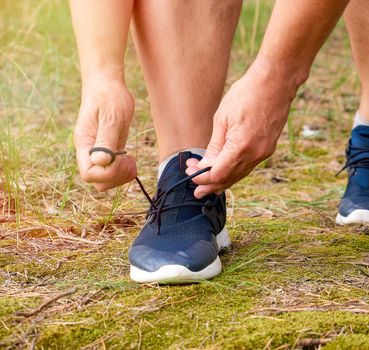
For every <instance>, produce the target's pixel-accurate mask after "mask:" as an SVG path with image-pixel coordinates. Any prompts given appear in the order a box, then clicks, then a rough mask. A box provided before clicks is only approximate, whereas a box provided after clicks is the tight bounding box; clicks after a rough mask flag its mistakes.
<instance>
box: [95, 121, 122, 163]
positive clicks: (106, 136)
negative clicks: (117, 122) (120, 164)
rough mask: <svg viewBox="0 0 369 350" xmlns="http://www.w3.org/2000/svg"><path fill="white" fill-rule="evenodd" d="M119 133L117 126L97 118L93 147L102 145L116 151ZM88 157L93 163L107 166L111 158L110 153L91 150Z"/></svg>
mask: <svg viewBox="0 0 369 350" xmlns="http://www.w3.org/2000/svg"><path fill="white" fill-rule="evenodd" d="M119 134H120V130H119V128H117V127H114V126H113V125H111V124H110V123H106V122H104V120H101V119H100V118H99V126H98V129H97V134H96V141H95V144H94V147H104V148H107V149H109V150H111V151H112V152H114V153H115V152H117V151H118V147H119V145H118V142H119ZM90 157H91V162H92V163H93V164H94V165H100V166H107V165H109V164H110V163H111V160H112V158H111V155H110V154H108V153H106V152H103V151H99V152H93V153H92V154H91V156H90Z"/></svg>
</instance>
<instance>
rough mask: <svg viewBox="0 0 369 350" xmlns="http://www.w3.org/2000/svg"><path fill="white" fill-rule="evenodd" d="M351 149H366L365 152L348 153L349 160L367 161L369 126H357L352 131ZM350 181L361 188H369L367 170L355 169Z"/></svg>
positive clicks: (368, 155) (353, 151) (368, 171)
mask: <svg viewBox="0 0 369 350" xmlns="http://www.w3.org/2000/svg"><path fill="white" fill-rule="evenodd" d="M351 147H353V148H361V149H367V150H368V151H367V152H362V151H361V152H360V151H357V150H351V151H350V154H349V156H350V160H362V159H368V160H369V126H365V125H359V126H357V127H356V128H355V129H353V130H352V137H351ZM354 174H355V175H354V176H353V177H352V180H353V181H354V182H355V183H356V184H358V185H360V186H361V187H365V188H369V169H368V168H364V167H360V168H356V170H355V173H354Z"/></svg>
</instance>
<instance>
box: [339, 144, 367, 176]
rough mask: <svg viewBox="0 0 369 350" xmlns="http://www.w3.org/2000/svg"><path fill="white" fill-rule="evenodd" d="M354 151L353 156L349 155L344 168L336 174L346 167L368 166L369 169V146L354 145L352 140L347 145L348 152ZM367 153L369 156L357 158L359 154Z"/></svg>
mask: <svg viewBox="0 0 369 350" xmlns="http://www.w3.org/2000/svg"><path fill="white" fill-rule="evenodd" d="M350 153H354V155H353V156H350V157H347V161H346V164H345V165H344V166H343V167H342V169H341V170H340V171H339V172H338V173H337V174H336V176H338V175H339V174H341V173H342V172H343V171H344V170H346V169H357V168H366V169H369V148H366V147H354V146H352V145H351V140H350V142H349V144H348V146H347V149H346V154H347V155H349V154H350ZM364 153H367V157H361V158H357V156H359V155H362V154H364Z"/></svg>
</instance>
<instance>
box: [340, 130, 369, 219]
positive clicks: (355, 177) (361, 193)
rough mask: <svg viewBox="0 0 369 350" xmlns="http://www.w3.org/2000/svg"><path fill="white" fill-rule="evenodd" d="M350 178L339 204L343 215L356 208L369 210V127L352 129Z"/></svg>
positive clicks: (348, 147)
mask: <svg viewBox="0 0 369 350" xmlns="http://www.w3.org/2000/svg"><path fill="white" fill-rule="evenodd" d="M346 157H347V163H346V165H345V166H344V169H348V171H349V180H348V184H347V188H346V191H345V194H344V196H343V198H342V200H341V202H340V205H339V212H340V214H341V215H343V216H348V215H350V214H351V213H352V212H353V211H354V210H357V209H364V210H369V127H368V126H364V125H359V126H357V127H356V128H355V129H353V130H352V136H351V139H350V141H349V144H348V146H347V149H346Z"/></svg>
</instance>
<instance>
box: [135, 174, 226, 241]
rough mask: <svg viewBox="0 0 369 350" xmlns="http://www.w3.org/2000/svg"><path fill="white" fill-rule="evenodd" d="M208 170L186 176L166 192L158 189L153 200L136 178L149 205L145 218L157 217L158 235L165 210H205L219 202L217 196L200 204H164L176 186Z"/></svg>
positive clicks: (190, 202)
mask: <svg viewBox="0 0 369 350" xmlns="http://www.w3.org/2000/svg"><path fill="white" fill-rule="evenodd" d="M210 169H211V167H207V168H204V169H201V170H199V171H197V172H196V173H194V174H192V175H189V176H186V177H185V178H183V179H182V180H179V181H177V182H176V183H175V184H174V185H172V186H171V187H169V188H168V189H167V190H166V191H161V190H160V189H159V190H158V192H157V193H156V195H155V196H154V197H153V198H151V197H150V195H149V194H148V193H147V191H146V190H145V187H144V186H143V184H142V182H141V181H140V180H139V178H138V177H136V181H137V183H138V185H139V186H140V188H141V190H142V192H143V194H144V195H145V197H146V198H147V200H148V201H149V203H150V209H149V211H148V214H147V218H149V217H151V218H155V217H157V218H158V231H157V233H158V234H160V226H161V214H162V213H163V212H164V211H167V210H170V209H176V208H180V207H183V206H198V207H204V206H205V207H206V208H208V209H210V208H212V207H213V206H214V205H215V204H216V202H217V201H218V200H219V196H217V197H216V199H215V200H214V201H210V200H207V201H205V203H203V202H200V201H195V200H187V201H183V202H182V203H179V204H169V205H166V204H165V201H166V198H167V196H168V194H169V193H171V192H172V191H173V190H174V189H176V188H177V187H178V186H180V185H182V184H183V183H185V182H187V181H190V180H192V179H193V178H194V177H196V176H199V175H201V174H203V173H205V172H207V171H209V170H210Z"/></svg>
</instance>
